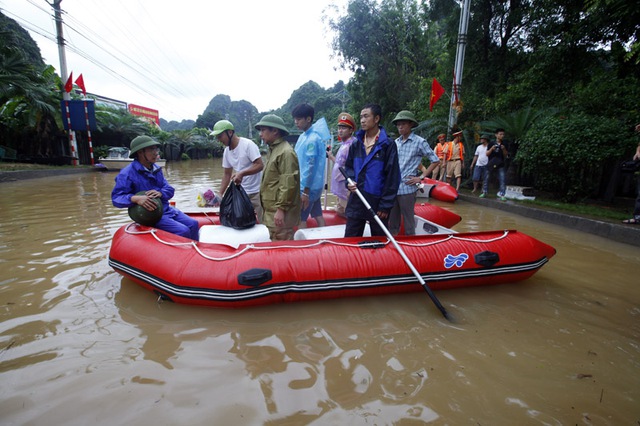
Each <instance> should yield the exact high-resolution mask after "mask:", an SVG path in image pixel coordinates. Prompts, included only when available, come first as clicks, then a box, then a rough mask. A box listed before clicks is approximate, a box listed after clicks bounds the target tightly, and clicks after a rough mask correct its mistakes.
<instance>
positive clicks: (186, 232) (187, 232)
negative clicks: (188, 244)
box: [155, 207, 198, 241]
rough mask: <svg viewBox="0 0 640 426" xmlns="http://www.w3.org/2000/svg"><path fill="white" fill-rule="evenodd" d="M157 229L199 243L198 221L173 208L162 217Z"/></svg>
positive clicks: (156, 226)
mask: <svg viewBox="0 0 640 426" xmlns="http://www.w3.org/2000/svg"><path fill="white" fill-rule="evenodd" d="M155 228H158V229H162V230H163V231H167V232H171V233H172V234H176V235H180V236H182V237H185V238H191V239H192V240H195V241H198V221H197V220H195V219H192V218H190V217H189V216H187V215H186V214H184V213H182V212H181V211H180V210H178V209H174V208H173V207H171V208H170V211H169V213H165V214H163V215H162V219H160V221H158V223H156V225H155Z"/></svg>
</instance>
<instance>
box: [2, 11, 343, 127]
mask: <svg viewBox="0 0 640 426" xmlns="http://www.w3.org/2000/svg"><path fill="white" fill-rule="evenodd" d="M49 2H53V0H0V9H2V13H4V14H5V15H6V16H8V17H9V18H11V19H14V20H15V21H17V22H18V23H19V24H20V25H21V26H22V27H23V28H25V29H26V30H27V31H29V33H30V34H31V37H32V38H33V39H34V40H35V42H36V43H37V44H38V47H39V48H40V52H41V54H42V56H43V58H44V61H45V63H47V64H51V65H53V66H54V67H55V68H56V71H57V72H58V74H59V75H61V66H60V56H59V53H58V46H57V42H56V28H55V21H54V18H53V9H52V8H51V6H50V5H49ZM346 4H347V0H228V1H220V0H213V1H212V0H179V1H175V0H174V1H168V0H153V1H149V0H146V1H145V0H108V1H105V0H62V2H61V7H62V10H63V16H62V19H63V22H64V29H63V31H64V38H65V40H66V44H67V46H66V47H65V53H66V63H67V73H69V72H73V80H76V79H77V77H78V76H79V75H80V74H82V76H83V79H84V83H85V87H86V90H87V92H90V93H95V94H98V95H101V96H105V97H108V98H112V99H117V100H120V101H124V102H126V103H129V104H137V105H141V106H144V107H147V108H152V109H156V110H159V112H160V118H163V119H165V120H167V121H172V120H176V121H181V120H183V119H191V120H195V119H196V118H197V117H198V115H200V114H202V113H203V112H204V109H205V108H206V107H207V105H208V104H209V101H210V100H211V99H212V98H213V97H214V96H216V95H218V94H224V95H228V96H230V97H231V100H232V101H239V100H246V101H248V102H251V103H252V104H253V105H254V106H255V107H256V108H257V109H258V111H260V112H265V111H268V110H271V109H276V108H279V107H281V106H282V105H283V104H284V103H286V102H287V100H288V99H289V97H290V96H291V93H292V92H293V91H294V90H296V89H297V88H299V87H300V86H301V85H302V84H304V83H306V82H307V81H309V80H313V81H315V82H316V83H318V84H319V85H320V86H322V87H323V88H325V89H326V88H330V87H332V86H333V85H335V84H336V83H337V82H338V81H340V80H342V81H344V82H345V83H346V82H347V81H349V79H350V78H351V76H352V75H353V73H351V72H349V71H346V70H342V69H340V68H339V63H338V60H337V59H335V58H332V54H333V51H332V49H331V48H330V46H329V45H330V43H331V41H332V38H333V34H332V33H331V32H330V31H329V30H328V28H327V26H326V25H325V24H324V23H323V22H322V18H323V15H324V13H323V12H324V11H325V10H328V9H327V7H328V6H330V5H335V6H336V7H337V8H338V10H341V11H343V10H344V8H345V6H346ZM334 10H335V9H334ZM335 13H336V12H331V14H332V16H335ZM62 77H63V78H64V76H62Z"/></svg>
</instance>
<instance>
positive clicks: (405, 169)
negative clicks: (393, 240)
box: [389, 111, 440, 235]
mask: <svg viewBox="0 0 640 426" xmlns="http://www.w3.org/2000/svg"><path fill="white" fill-rule="evenodd" d="M392 123H393V124H395V125H396V127H397V128H398V133H399V134H400V137H398V138H397V139H396V141H395V143H396V148H397V149H398V165H399V167H400V186H399V187H398V196H397V197H396V199H395V202H394V204H393V208H392V209H391V212H390V214H389V232H391V234H393V235H398V232H400V222H401V218H402V219H404V233H405V235H415V233H416V225H415V217H414V215H415V212H414V206H415V204H416V193H417V191H418V184H419V183H420V182H422V179H424V177H425V176H428V175H429V173H431V172H432V171H433V169H434V168H436V167H437V166H438V164H439V163H440V159H439V158H438V156H437V155H436V154H435V153H434V152H433V150H432V149H431V147H429V144H428V143H427V141H426V140H425V139H424V138H422V137H420V136H418V135H416V134H415V133H413V130H412V129H413V128H414V127H416V126H417V125H418V121H417V120H416V119H415V117H414V115H413V113H412V112H411V111H400V112H399V113H398V115H396V117H395V118H394V119H393V121H392ZM423 157H427V158H428V159H429V161H430V162H431V164H429V167H427V170H426V171H425V172H424V173H423V174H420V172H419V170H420V168H421V166H422V158H423Z"/></svg>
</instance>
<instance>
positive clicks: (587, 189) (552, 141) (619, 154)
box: [517, 113, 636, 202]
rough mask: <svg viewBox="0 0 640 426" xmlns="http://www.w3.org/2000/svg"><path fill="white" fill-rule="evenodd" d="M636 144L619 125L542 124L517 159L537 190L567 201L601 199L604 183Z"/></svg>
mask: <svg viewBox="0 0 640 426" xmlns="http://www.w3.org/2000/svg"><path fill="white" fill-rule="evenodd" d="M635 144H636V141H635V139H634V138H633V133H632V130H631V129H628V126H625V125H624V123H622V122H620V121H618V120H612V119H610V118H605V117H597V116H591V115H586V114H580V113H579V114H575V115H572V116H551V117H547V118H545V119H541V120H539V121H538V122H536V123H535V124H534V125H533V126H532V127H531V129H530V130H529V131H528V132H527V134H526V135H525V137H524V138H523V140H522V141H521V143H520V145H519V149H518V154H517V160H518V161H520V164H521V165H522V171H523V172H524V173H525V174H528V175H530V176H531V177H532V178H533V181H534V185H535V187H536V188H537V189H539V190H542V191H547V192H551V193H552V194H554V195H556V196H557V197H558V198H561V199H563V200H564V201H567V202H575V201H577V200H580V199H584V198H587V197H598V196H599V195H600V192H601V183H602V182H603V181H606V177H607V174H610V173H611V171H612V170H613V167H615V165H616V164H617V163H618V162H619V161H620V160H621V159H623V158H624V156H625V155H626V154H627V153H628V151H629V149H630V148H632V147H633V146H635Z"/></svg>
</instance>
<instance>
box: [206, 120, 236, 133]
mask: <svg viewBox="0 0 640 426" xmlns="http://www.w3.org/2000/svg"><path fill="white" fill-rule="evenodd" d="M225 130H235V127H233V124H232V123H231V122H230V121H229V120H220V121H218V122H216V124H214V125H213V132H211V136H218V135H219V134H220V133H222V132H224V131H225Z"/></svg>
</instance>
